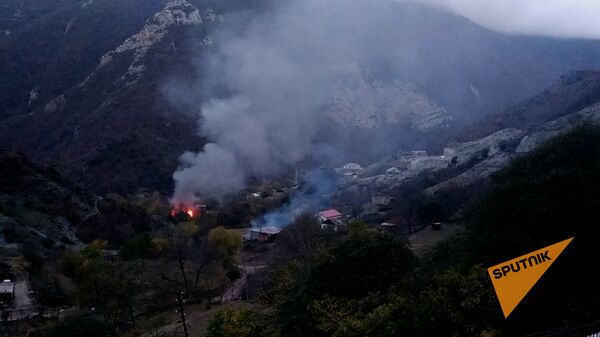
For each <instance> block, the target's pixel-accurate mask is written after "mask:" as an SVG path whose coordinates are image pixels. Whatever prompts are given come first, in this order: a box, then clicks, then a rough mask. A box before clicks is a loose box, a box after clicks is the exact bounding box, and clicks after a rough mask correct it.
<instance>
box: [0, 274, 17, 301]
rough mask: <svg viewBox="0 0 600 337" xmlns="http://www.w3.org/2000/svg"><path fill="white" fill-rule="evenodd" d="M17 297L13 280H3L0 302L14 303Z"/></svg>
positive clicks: (0, 285) (0, 287) (0, 288)
mask: <svg viewBox="0 0 600 337" xmlns="http://www.w3.org/2000/svg"><path fill="white" fill-rule="evenodd" d="M13 297H15V284H14V282H12V281H11V280H3V281H2V283H0V302H4V303H9V302H12V300H13Z"/></svg>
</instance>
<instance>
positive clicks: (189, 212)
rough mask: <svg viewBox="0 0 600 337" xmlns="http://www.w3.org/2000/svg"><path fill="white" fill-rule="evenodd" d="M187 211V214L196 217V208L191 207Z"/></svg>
mask: <svg viewBox="0 0 600 337" xmlns="http://www.w3.org/2000/svg"><path fill="white" fill-rule="evenodd" d="M185 212H186V213H187V215H189V216H190V218H193V217H194V210H193V209H191V208H190V209H187V210H186V211H185Z"/></svg>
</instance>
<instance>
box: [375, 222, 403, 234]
mask: <svg viewBox="0 0 600 337" xmlns="http://www.w3.org/2000/svg"><path fill="white" fill-rule="evenodd" d="M399 228H400V226H398V225H397V224H395V223H391V222H382V223H381V224H380V225H379V230H380V231H381V232H383V233H387V234H395V233H397V232H399Z"/></svg>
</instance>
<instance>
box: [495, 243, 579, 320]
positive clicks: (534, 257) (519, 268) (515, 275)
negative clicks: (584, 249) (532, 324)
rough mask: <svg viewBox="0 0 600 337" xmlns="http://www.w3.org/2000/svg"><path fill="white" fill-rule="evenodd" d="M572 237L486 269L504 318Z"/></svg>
mask: <svg viewBox="0 0 600 337" xmlns="http://www.w3.org/2000/svg"><path fill="white" fill-rule="evenodd" d="M571 240H573V238H570V239H567V240H564V241H561V242H559V243H555V244H553V245H551V246H548V247H545V248H542V249H538V250H536V251H534V252H531V253H529V254H525V255H522V256H519V257H517V258H514V259H512V260H508V261H506V262H503V263H500V264H497V265H495V266H492V267H490V268H488V273H489V274H490V278H491V279H492V283H493V284H494V289H495V290H496V296H497V297H498V301H499V302H500V306H501V307H502V312H503V313H504V317H505V318H506V317H508V315H510V313H511V312H512V311H513V310H514V309H515V307H516V306H517V305H518V304H519V303H520V302H521V300H522V299H523V297H525V295H527V293H528V292H529V290H531V288H532V287H533V285H534V284H535V283H536V282H537V281H538V280H539V279H540V277H542V275H544V273H545V272H546V270H548V268H549V267H550V265H552V263H554V261H556V258H557V257H558V256H559V255H560V254H561V253H562V251H563V250H564V249H565V248H566V247H567V245H568V244H569V243H571Z"/></svg>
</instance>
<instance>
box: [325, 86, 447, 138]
mask: <svg viewBox="0 0 600 337" xmlns="http://www.w3.org/2000/svg"><path fill="white" fill-rule="evenodd" d="M332 96H333V98H332V101H333V102H332V104H331V105H330V106H329V108H328V109H327V115H328V116H329V117H331V118H332V119H333V120H334V121H336V122H338V123H340V124H341V125H344V126H350V127H358V128H363V129H376V128H381V127H382V126H384V125H387V124H396V125H403V126H404V125H406V126H408V127H410V128H412V129H416V130H419V131H429V130H433V129H436V128H440V127H446V126H448V125H449V123H450V122H451V121H452V118H451V117H450V116H449V115H448V113H447V111H446V110H445V109H444V108H443V107H440V106H439V105H437V104H435V102H433V101H432V100H431V99H430V98H429V97H427V95H426V94H425V93H423V92H421V91H420V90H418V88H417V87H416V85H414V84H411V83H400V82H398V81H394V82H392V83H383V82H381V81H372V82H367V81H365V80H362V79H361V80H358V81H356V82H354V83H347V84H346V85H344V86H340V87H339V88H338V89H337V90H336V91H334V92H333V94H332Z"/></svg>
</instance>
